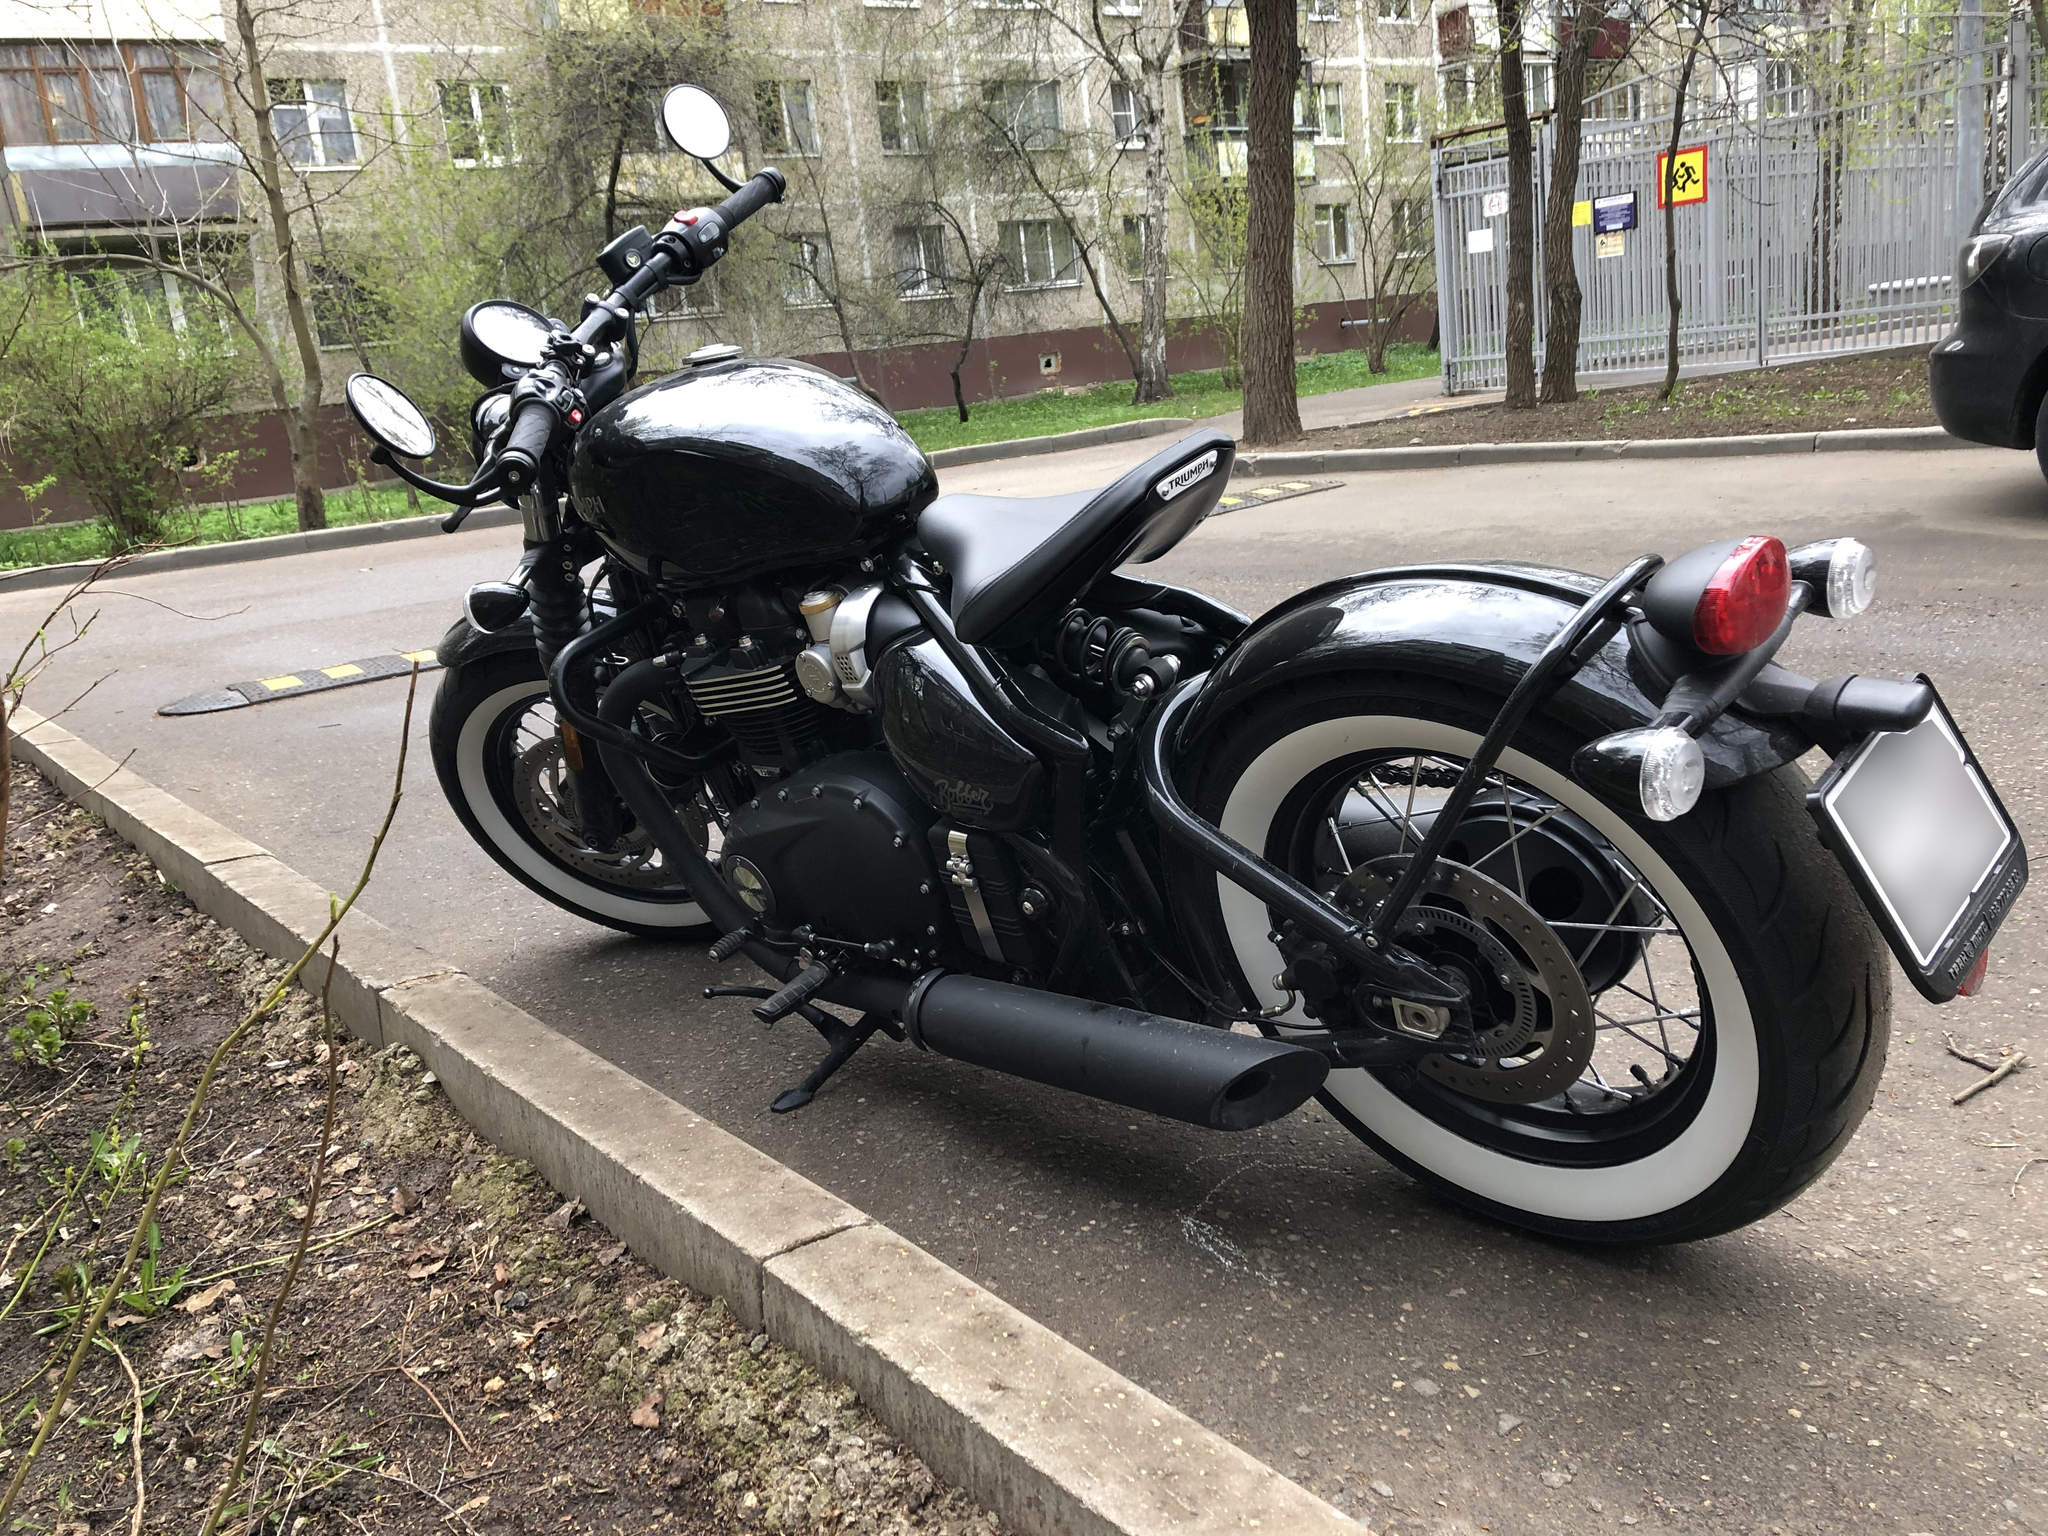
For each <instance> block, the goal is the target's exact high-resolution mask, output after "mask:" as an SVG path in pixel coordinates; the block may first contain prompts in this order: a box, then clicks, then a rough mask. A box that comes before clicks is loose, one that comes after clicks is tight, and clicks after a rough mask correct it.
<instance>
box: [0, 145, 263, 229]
mask: <svg viewBox="0 0 2048 1536" xmlns="http://www.w3.org/2000/svg"><path fill="white" fill-rule="evenodd" d="M4 153H5V160H6V168H7V173H8V175H7V179H8V180H9V181H10V182H11V183H12V184H13V186H12V188H11V193H12V195H11V196H9V198H8V200H7V201H8V203H9V204H11V206H10V207H9V208H8V210H7V212H8V214H11V215H12V217H13V219H14V220H15V221H17V222H18V223H20V224H21V225H23V226H24V227H25V228H27V229H46V230H47V229H75V228H81V227H95V226H121V227H127V228H135V227H140V226H148V225H155V224H183V223H190V222H193V221H200V222H211V221H214V220H228V221H231V220H233V219H234V218H235V217H236V216H237V214H238V213H239V212H240V200H239V198H238V197H237V195H236V194H237V190H238V188H237V177H236V172H237V170H238V168H239V165H240V158H239V152H238V151H237V150H236V148H235V146H234V145H232V144H206V143H187V144H152V145H125V144H22V145H10V146H8V148H7V149H6V150H5V152H4ZM4 222H6V217H5V216H4V215H0V223H4Z"/></svg>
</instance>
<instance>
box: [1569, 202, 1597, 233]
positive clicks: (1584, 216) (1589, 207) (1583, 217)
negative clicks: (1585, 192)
mask: <svg viewBox="0 0 2048 1536" xmlns="http://www.w3.org/2000/svg"><path fill="white" fill-rule="evenodd" d="M1592 222H1593V199H1591V198H1590V197H1582V198H1580V199H1579V200H1578V201H1577V202H1576V203H1573V204H1572V228H1573V229H1584V228H1585V227H1586V226H1587V225H1588V224H1591V223H1592Z"/></svg>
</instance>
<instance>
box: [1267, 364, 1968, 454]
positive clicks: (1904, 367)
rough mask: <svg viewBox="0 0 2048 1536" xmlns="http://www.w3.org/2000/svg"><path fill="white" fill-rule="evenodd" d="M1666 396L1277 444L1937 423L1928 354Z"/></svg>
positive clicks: (1490, 408) (1636, 391) (1417, 420)
mask: <svg viewBox="0 0 2048 1536" xmlns="http://www.w3.org/2000/svg"><path fill="white" fill-rule="evenodd" d="M1661 389H1662V386H1661V385H1659V384H1641V385H1631V386H1629V387H1628V388H1625V389H1591V390H1587V391H1586V392H1585V393H1584V394H1583V395H1581V396H1580V397H1579V398H1578V399H1577V400H1575V401H1573V402H1572V403H1570V404H1569V405H1540V406H1537V407H1536V408H1535V409H1534V410H1528V411H1511V410H1509V409H1507V408H1506V407H1505V406H1501V405H1476V406H1455V407H1449V408H1445V407H1433V408H1430V409H1429V410H1427V411H1426V412H1424V413H1421V414H1417V415H1415V416H1410V417H1404V418H1401V419H1399V420H1395V421H1377V422H1370V423H1367V424H1366V425H1364V426H1356V427H1332V428H1328V429H1325V430H1323V431H1319V432H1309V433H1306V434H1304V435H1303V436H1302V437H1301V438H1299V439H1297V440H1296V441H1294V442H1292V443H1286V444H1282V445H1279V446H1280V447H1282V448H1283V449H1300V450H1309V451H1315V450H1321V449H1329V448H1406V447H1421V446H1428V445H1434V444H1440V443H1548V442H1598V441H1602V440H1606V439H1641V438H1669V437H1747V436H1750V435H1752V434H1755V433H1763V432H1840V431H1854V430H1857V429H1859V428H1867V427H1931V426H1934V425H1936V422H1935V419H1934V407H1933V405H1932V404H1931V403H1930V402H1929V400H1928V395H1927V353H1926V350H1925V349H1924V348H1913V349H1911V350H1908V351H1898V352H1877V353H1869V354H1866V355H1863V356H1859V357H1845V358H1839V359H1834V360H1831V361H1828V362H1816V363H1787V364H1785V365H1784V366H1782V367H1774V368H1761V369H1758V368H1752V369H1749V370H1747V371H1745V372H1742V373H1724V374H1715V375H1712V376H1710V377H1704V378H1697V379H1684V380H1680V382H1679V388H1678V395H1677V398H1675V399H1673V400H1671V401H1670V402H1668V403H1667V402H1665V401H1663V400H1660V399H1658V398H1657V397H1658V395H1659V393H1660V392H1661Z"/></svg>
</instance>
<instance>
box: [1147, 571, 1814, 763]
mask: <svg viewBox="0 0 2048 1536" xmlns="http://www.w3.org/2000/svg"><path fill="white" fill-rule="evenodd" d="M1601 585H1602V583H1601V581H1600V580H1599V578H1597V577H1593V576H1587V575H1585V574H1583V573H1582V572H1578V571H1566V570H1560V569H1557V568H1555V567H1553V566H1544V565H1523V564H1517V563H1513V562H1507V561H1502V562H1498V563H1495V562H1491V561H1485V562H1481V561H1475V562H1472V563H1469V564H1451V565H1411V566H1396V567H1392V568H1390V569H1387V570H1383V571H1368V572H1366V573H1364V574H1363V575H1359V576H1346V577H1343V578H1341V579H1339V580H1337V581H1332V582H1327V583H1325V584H1324V585H1322V586H1319V587H1312V588H1310V589H1309V590H1308V591H1306V592H1302V593H1299V594H1298V595H1296V596H1294V597H1292V598H1290V599H1288V600H1287V601H1286V602H1284V603H1282V604H1281V605H1280V606H1279V607H1277V608H1275V609H1273V610H1272V611H1271V612H1269V613H1267V614H1265V615H1264V616H1263V617H1261V618H1259V619H1258V620H1256V621H1254V623H1253V624H1252V626H1251V628H1250V629H1249V630H1248V631H1246V633H1245V635H1244V638H1243V639H1241V640H1240V641H1239V642H1238V643H1237V644H1236V645H1235V646H1234V647H1233V648H1232V649H1231V651H1230V654H1229V655H1227V656H1226V657H1225V658H1224V659H1223V660H1222V661H1221V662H1220V663H1218V665H1217V666H1216V668H1215V669H1214V670H1213V671H1212V672H1210V674H1209V676H1208V678H1207V679H1206V680H1205V681H1204V683H1203V685H1202V691H1201V694H1200V695H1199V696H1198V697H1197V698H1196V700H1195V702H1194V704H1193V705H1192V706H1191V707H1190V709H1189V711H1188V717H1187V720H1186V722H1185V723H1184V724H1183V725H1182V727H1181V731H1180V736H1179V739H1178V740H1177V741H1176V742H1175V743H1174V748H1175V753H1176V756H1181V755H1184V754H1187V753H1189V752H1191V751H1192V750H1193V749H1194V748H1195V747H1196V745H1197V744H1198V743H1200V742H1201V741H1202V740H1203V739H1204V738H1205V737H1206V736H1207V735H1208V734H1209V733H1210V732H1211V731H1213V730H1214V729H1215V728H1216V726H1217V725H1218V724H1219V723H1220V722H1221V721H1223V720H1224V719H1226V718H1228V717H1229V716H1230V715H1232V714H1233V713H1235V712H1236V710H1237V709H1238V708H1239V707H1240V706H1242V705H1244V704H1247V703H1249V702H1250V701H1251V700H1252V699H1253V698H1254V697H1256V696H1257V695H1259V694H1262V693H1264V692H1265V691H1266V690H1267V689H1270V688H1279V687H1285V686H1286V685H1287V684H1289V683H1293V682H1297V681H1300V680H1302V679H1305V678H1311V677H1321V676H1325V675H1327V674H1330V673H1336V672H1357V671H1374V672H1394V673H1401V674H1412V675H1427V676H1435V677H1441V678H1444V679H1446V680H1448V681H1452V682H1458V683H1463V684H1466V685H1468V686H1471V687H1476V688H1481V689H1484V690H1486V691H1487V692H1489V693H1493V694H1496V695H1498V696H1499V697H1500V698H1502V699H1505V698H1506V697H1507V695H1508V692H1509V690H1510V689H1512V688H1513V687H1514V685H1515V683H1516V682H1517V681H1518V680H1519V679H1520V678H1521V675H1522V673H1523V672H1524V671H1526V670H1527V669H1528V667H1529V666H1530V665H1531V663H1533V662H1534V661H1535V660H1536V658H1537V657H1538V656H1539V655H1541V654H1542V652H1543V648H1544V647H1545V646H1546V645H1547V644H1549V642H1550V638H1551V636H1553V635H1554V634H1556V633H1557V631H1558V630H1559V629H1560V628H1561V627H1563V625H1564V623H1565V622H1566V621H1567V620H1568V619H1570V618H1571V616H1572V615H1573V613H1574V612H1576V611H1577V610H1578V608H1579V607H1580V605H1581V604H1583V603H1584V602H1585V601H1586V599H1587V598H1589V597H1591V596H1592V595H1593V594H1594V593H1595V592H1597V591H1599V589H1600V587H1601ZM1628 649H1629V643H1628V639H1627V635H1626V632H1625V631H1624V632H1623V633H1621V634H1617V635H1616V636H1615V637H1614V638H1613V639H1612V640H1610V641H1608V643H1607V644H1606V645H1605V646H1604V647H1602V648H1601V650H1600V651H1599V652H1598V653H1597V654H1596V655H1595V656H1594V657H1593V659H1592V660H1591V661H1589V662H1587V663H1586V665H1585V666H1584V667H1582V668H1580V669H1579V671H1578V673H1577V674H1576V675H1574V676H1573V677H1572V678H1571V679H1570V681H1568V682H1567V683H1566V684H1565V685H1564V686H1563V687H1562V688H1561V689H1560V690H1559V691H1558V694H1557V696H1556V697H1555V698H1554V699H1553V700H1552V701H1551V703H1550V704H1549V705H1548V706H1547V708H1546V713H1548V714H1551V715H1553V716H1559V717H1562V718H1564V719H1566V720H1569V721H1570V722H1571V723H1572V724H1573V725H1574V726H1576V727H1577V728H1579V729H1581V730H1583V731H1584V732H1585V733H1586V735H1587V737H1588V738H1589V739H1590V738H1591V737H1594V736H1604V735H1606V734H1608V733H1609V732H1611V731H1625V730H1631V729H1634V728H1635V727H1638V726H1644V725H1648V724H1649V723H1650V722H1651V721H1652V720H1654V719H1655V718H1656V717H1657V713H1658V706H1657V705H1656V704H1655V703H1653V702H1652V701H1651V700H1650V699H1649V698H1648V697H1647V696H1646V695H1645V694H1644V693H1643V691H1642V690H1641V689H1640V688H1639V687H1637V686H1636V683H1635V681H1634V679H1633V678H1632V677H1631V676H1630V673H1629V665H1628ZM1812 745H1813V742H1812V740H1811V739H1810V738H1809V737H1807V736H1805V735H1804V734H1802V733H1801V732H1799V731H1797V730H1795V729H1793V728H1792V727H1790V726H1789V725H1785V724H1783V723H1779V722H1769V723H1766V722H1761V721H1755V720H1750V719H1747V718H1744V717H1742V716H1739V715H1737V714H1736V713H1735V712H1733V711H1730V712H1728V713H1726V714H1724V715H1722V716H1721V717H1720V718H1719V719H1718V720H1716V721H1715V722H1714V724H1713V725H1712V726H1711V727H1710V728H1709V729H1708V730H1707V732H1706V733H1705V734H1704V735H1702V736H1701V737H1700V750H1701V752H1702V753H1703V754H1704V756H1705V757H1706V762H1707V784H1708V786H1709V787H1710V788H1716V789H1718V788H1723V787H1725V786H1727V785H1730V784H1736V783H1740V782H1741V781H1742V780H1744V779H1749V778H1754V777H1756V776H1757V775H1758V774H1761V773H1768V772H1769V771H1770V770H1772V769H1773V768H1777V767H1780V766H1782V765H1783V764H1786V763H1789V762H1792V761H1794V760H1795V759H1797V758H1798V757H1799V756H1800V755H1801V754H1803V753H1804V752H1806V751H1807V750H1809V749H1810V748H1811V747H1812Z"/></svg>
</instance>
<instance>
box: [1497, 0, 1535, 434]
mask: <svg viewBox="0 0 2048 1536" xmlns="http://www.w3.org/2000/svg"><path fill="white" fill-rule="evenodd" d="M1495 14H1496V15H1497V16H1498V17H1499V19H1500V115H1501V118H1502V120H1503V121H1504V122H1505V123H1506V125H1507V139H1508V271H1507V276H1508V281H1507V290H1508V291H1507V299H1508V314H1507V370H1508V396H1507V400H1506V401H1505V402H1504V403H1505V404H1506V405H1507V408H1508V409H1509V410H1511V411H1526V410H1531V409H1534V407H1535V405H1536V207H1535V188H1534V186H1533V185H1532V183H1533V182H1534V181H1535V179H1536V178H1535V171H1536V144H1535V139H1534V136H1533V135H1532V133H1531V130H1530V127H1529V94H1528V81H1527V80H1526V78H1525V77H1524V76H1523V73H1522V0H1500V3H1499V4H1498V5H1497V6H1496V7H1495Z"/></svg>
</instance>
